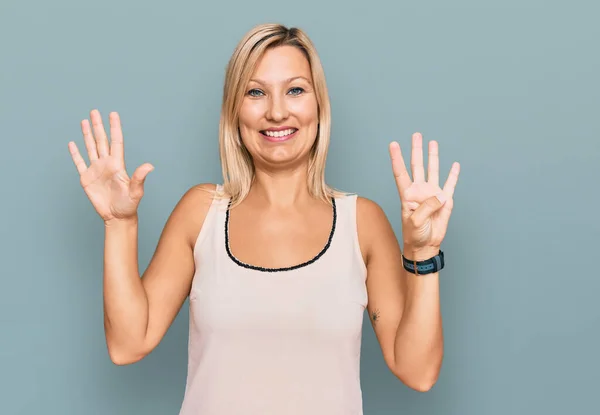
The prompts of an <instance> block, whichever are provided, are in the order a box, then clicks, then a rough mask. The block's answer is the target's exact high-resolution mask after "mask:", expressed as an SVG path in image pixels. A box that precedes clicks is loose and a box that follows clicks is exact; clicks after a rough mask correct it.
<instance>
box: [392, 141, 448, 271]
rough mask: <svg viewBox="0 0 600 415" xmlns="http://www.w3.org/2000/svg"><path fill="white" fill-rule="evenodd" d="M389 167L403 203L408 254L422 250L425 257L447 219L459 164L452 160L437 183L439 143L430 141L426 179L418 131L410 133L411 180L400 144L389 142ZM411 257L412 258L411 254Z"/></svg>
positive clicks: (435, 246) (437, 243)
mask: <svg viewBox="0 0 600 415" xmlns="http://www.w3.org/2000/svg"><path fill="white" fill-rule="evenodd" d="M390 156H391V160H392V171H393V172H394V177H395V179H396V186H397V187H398V193H399V194H400V201H401V204H402V237H403V242H404V246H405V250H406V251H409V252H408V255H418V253H419V252H420V251H422V252H425V255H424V258H418V260H421V259H427V258H428V257H430V256H431V254H433V255H435V254H437V250H438V249H439V247H440V245H441V243H442V240H443V239H444V236H445V235H446V230H447V228H448V222H449V220H450V214H451V213H452V207H453V206H454V201H453V198H452V197H453V195H454V189H455V187H456V183H457V181H458V174H459V172H460V164H459V163H458V162H454V163H453V164H452V168H451V169H450V174H449V175H448V179H447V180H446V182H445V184H444V187H443V188H440V186H439V153H438V143H437V142H436V141H430V142H429V165H428V169H427V179H426V178H425V169H424V167H423V137H422V136H421V134H419V133H415V134H413V136H412V155H411V163H410V166H411V170H412V180H411V178H410V176H409V174H408V171H407V169H406V165H405V163H404V158H403V157H402V151H401V149H400V145H399V144H398V143H397V142H392V143H391V144H390ZM410 259H413V258H410Z"/></svg>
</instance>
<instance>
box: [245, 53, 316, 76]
mask: <svg viewBox="0 0 600 415" xmlns="http://www.w3.org/2000/svg"><path fill="white" fill-rule="evenodd" d="M296 76H304V77H305V78H307V79H311V73H310V64H309V63H308V60H307V59H306V56H305V55H304V53H303V52H302V51H301V50H300V49H298V48H296V47H294V46H278V47H275V48H272V49H268V50H267V51H266V52H265V53H264V55H263V56H262V57H261V59H260V60H259V61H258V65H257V66H256V69H255V70H254V73H253V74H252V78H253V79H259V80H262V81H265V82H269V83H276V82H281V81H283V80H285V79H289V78H293V77H296Z"/></svg>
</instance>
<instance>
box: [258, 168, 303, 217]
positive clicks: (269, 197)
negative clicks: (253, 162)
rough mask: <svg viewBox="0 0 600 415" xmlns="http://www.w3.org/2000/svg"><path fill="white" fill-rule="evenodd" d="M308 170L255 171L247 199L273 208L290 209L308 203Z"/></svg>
mask: <svg viewBox="0 0 600 415" xmlns="http://www.w3.org/2000/svg"><path fill="white" fill-rule="evenodd" d="M307 177H308V169H307V168H306V167H304V168H301V169H294V170H289V171H280V172H277V173H275V172H272V171H264V170H257V171H256V174H255V177H254V182H253V183H252V188H251V190H250V193H249V194H248V198H252V199H255V200H257V199H260V200H261V201H262V203H266V204H268V205H269V206H274V207H291V206H297V205H298V204H303V203H306V202H309V201H310V200H311V199H312V198H311V196H310V194H309V192H308V185H307Z"/></svg>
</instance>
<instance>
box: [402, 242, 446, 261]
mask: <svg viewBox="0 0 600 415" xmlns="http://www.w3.org/2000/svg"><path fill="white" fill-rule="evenodd" d="M439 253H440V247H439V246H421V247H414V246H411V245H404V250H403V252H402V254H403V255H404V258H406V259H408V260H410V261H417V262H418V261H425V260H427V259H429V258H433V257H434V256H436V255H437V254H439Z"/></svg>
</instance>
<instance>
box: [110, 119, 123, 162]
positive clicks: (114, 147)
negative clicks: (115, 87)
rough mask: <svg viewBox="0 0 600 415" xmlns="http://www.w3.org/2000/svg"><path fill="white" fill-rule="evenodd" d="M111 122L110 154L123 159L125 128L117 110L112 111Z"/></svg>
mask: <svg viewBox="0 0 600 415" xmlns="http://www.w3.org/2000/svg"><path fill="white" fill-rule="evenodd" d="M108 119H109V122H110V155H111V156H115V157H116V158H117V159H119V160H123V164H124V157H123V130H122V128H121V118H120V117H119V114H118V113H117V112H111V113H110V114H109V116H108Z"/></svg>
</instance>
